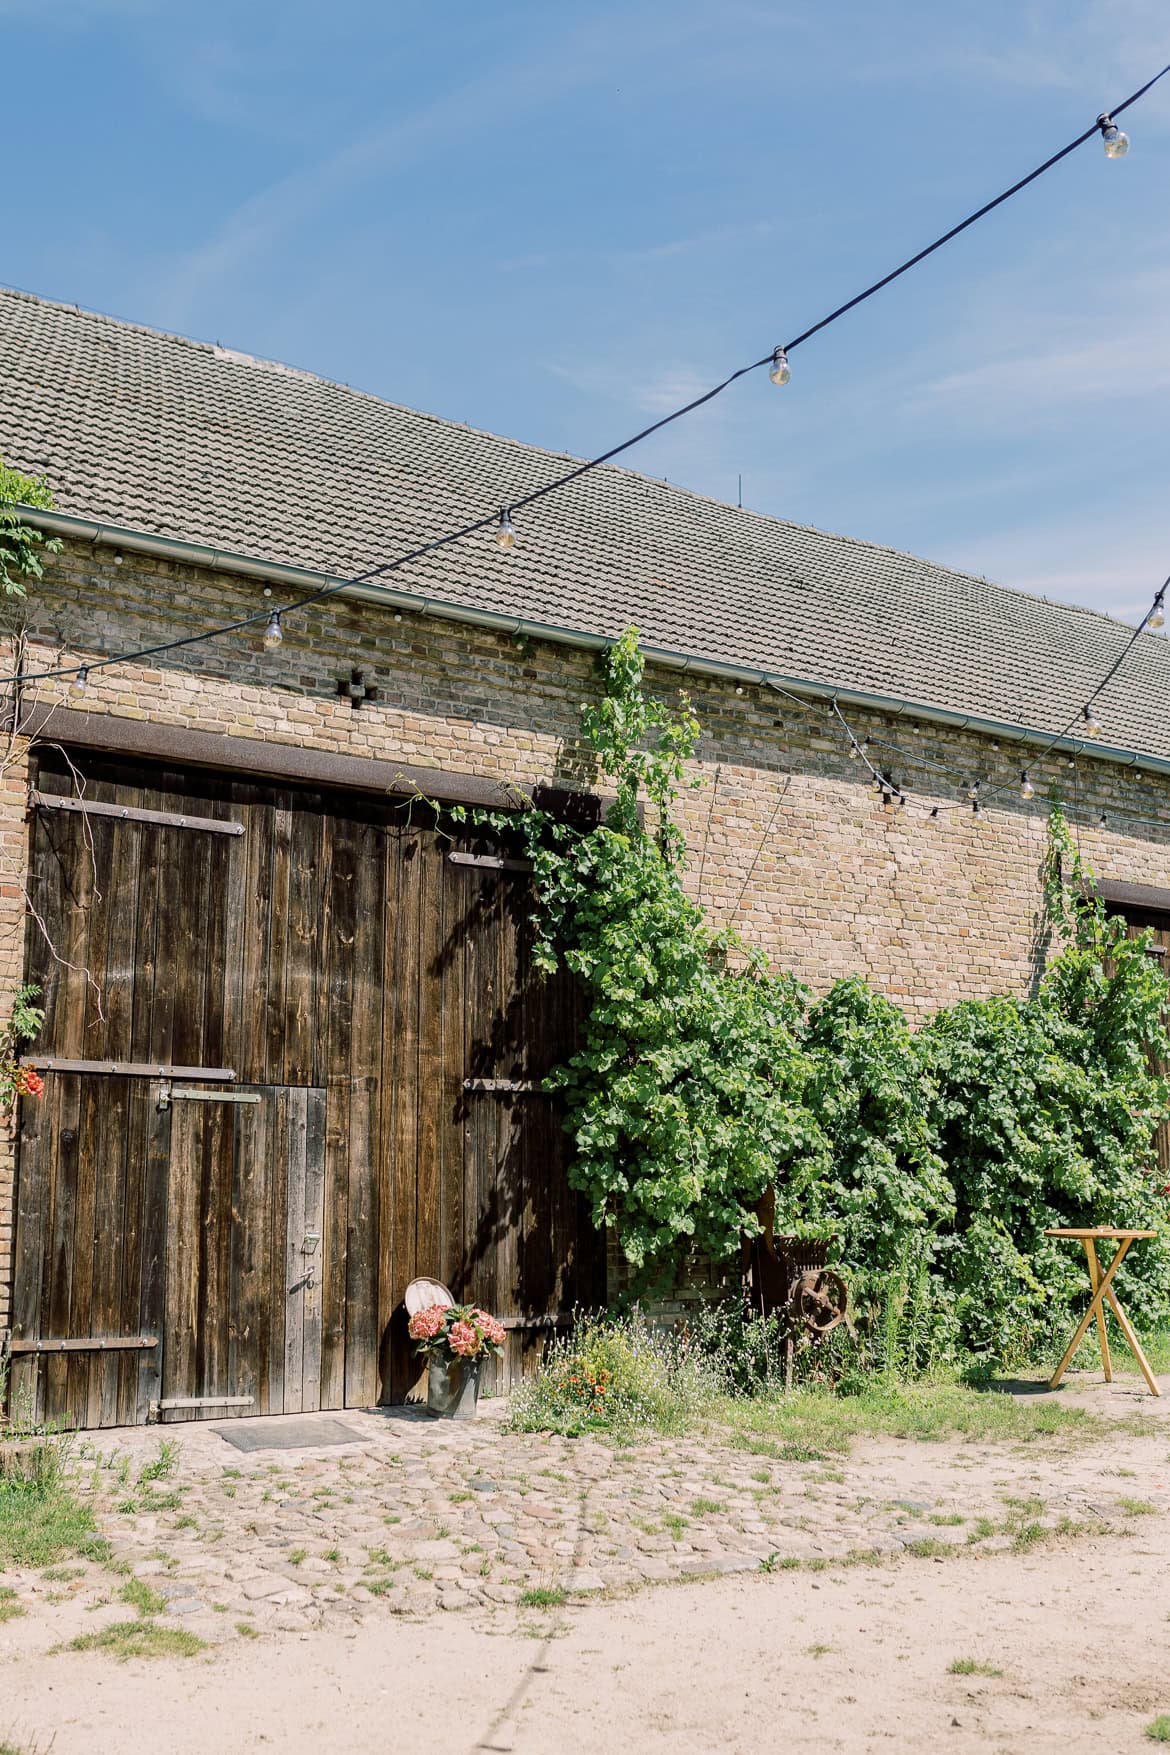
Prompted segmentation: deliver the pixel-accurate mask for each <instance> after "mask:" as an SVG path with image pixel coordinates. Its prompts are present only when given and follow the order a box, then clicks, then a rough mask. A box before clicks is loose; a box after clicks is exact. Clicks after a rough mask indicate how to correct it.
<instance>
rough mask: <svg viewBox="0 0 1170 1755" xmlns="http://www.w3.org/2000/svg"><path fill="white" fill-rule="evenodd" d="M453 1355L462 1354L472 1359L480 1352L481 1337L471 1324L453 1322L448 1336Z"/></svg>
mask: <svg viewBox="0 0 1170 1755" xmlns="http://www.w3.org/2000/svg"><path fill="white" fill-rule="evenodd" d="M447 1340H448V1343H449V1344H450V1347H451V1351H452V1352H453V1353H460V1354H462V1356H463V1357H464V1358H465V1359H470V1358H471V1357H472V1355H473V1354H475V1353H478V1352H479V1336H478V1335H477V1334H476V1332H475V1330H474V1329H473V1328H472V1326H471V1324H470V1323H469V1322H453V1323H452V1324H451V1328H450V1332H449V1333H448V1335H447Z"/></svg>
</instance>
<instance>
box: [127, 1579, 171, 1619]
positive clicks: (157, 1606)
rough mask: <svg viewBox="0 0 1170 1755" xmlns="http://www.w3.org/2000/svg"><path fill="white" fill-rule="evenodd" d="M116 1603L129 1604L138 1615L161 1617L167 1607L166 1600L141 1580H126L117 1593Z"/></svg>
mask: <svg viewBox="0 0 1170 1755" xmlns="http://www.w3.org/2000/svg"><path fill="white" fill-rule="evenodd" d="M118 1601H119V1602H121V1603H129V1604H130V1606H131V1608H133V1609H137V1610H138V1613H139V1614H140V1615H161V1614H162V1612H163V1610H164V1609H165V1608H166V1606H167V1599H166V1598H165V1597H162V1596H160V1595H159V1594H158V1592H157V1591H156V1590H151V1588H150V1586H149V1585H148V1584H147V1583H146V1582H145V1580H144V1579H141V1578H128V1579H127V1580H126V1582H125V1584H124V1585H123V1586H122V1588H121V1590H120V1591H119V1592H118Z"/></svg>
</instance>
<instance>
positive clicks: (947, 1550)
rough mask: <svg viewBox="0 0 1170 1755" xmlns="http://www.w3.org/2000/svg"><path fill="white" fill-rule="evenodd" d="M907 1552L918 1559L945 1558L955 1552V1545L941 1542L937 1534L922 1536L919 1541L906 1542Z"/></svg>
mask: <svg viewBox="0 0 1170 1755" xmlns="http://www.w3.org/2000/svg"><path fill="white" fill-rule="evenodd" d="M906 1552H907V1554H913V1556H914V1558H915V1559H916V1560H945V1559H947V1558H948V1556H949V1555H951V1554H953V1553H954V1552H955V1545H954V1543H953V1542H940V1541H939V1539H938V1537H937V1536H920V1537H919V1539H918V1541H916V1542H907V1543H906Z"/></svg>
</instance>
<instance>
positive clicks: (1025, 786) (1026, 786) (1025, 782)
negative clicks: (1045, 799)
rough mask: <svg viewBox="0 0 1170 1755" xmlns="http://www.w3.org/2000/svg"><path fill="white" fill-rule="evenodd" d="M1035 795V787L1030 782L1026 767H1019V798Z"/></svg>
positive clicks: (1033, 796)
mask: <svg viewBox="0 0 1170 1755" xmlns="http://www.w3.org/2000/svg"><path fill="white" fill-rule="evenodd" d="M1035 796H1036V788H1035V787H1034V786H1033V784H1032V779H1031V776H1030V775H1029V773H1028V770H1027V768H1021V770H1020V797H1021V798H1035Z"/></svg>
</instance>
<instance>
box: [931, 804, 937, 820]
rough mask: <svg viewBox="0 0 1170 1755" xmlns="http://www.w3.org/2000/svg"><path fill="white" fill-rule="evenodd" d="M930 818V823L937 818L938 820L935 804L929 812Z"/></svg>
mask: <svg viewBox="0 0 1170 1755" xmlns="http://www.w3.org/2000/svg"><path fill="white" fill-rule="evenodd" d="M930 818H931V821H932V822H934V821H936V820H937V818H938V805H937V804H936V805H934V806H933V807H932V809H931V812H930Z"/></svg>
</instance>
